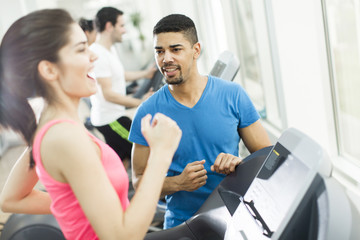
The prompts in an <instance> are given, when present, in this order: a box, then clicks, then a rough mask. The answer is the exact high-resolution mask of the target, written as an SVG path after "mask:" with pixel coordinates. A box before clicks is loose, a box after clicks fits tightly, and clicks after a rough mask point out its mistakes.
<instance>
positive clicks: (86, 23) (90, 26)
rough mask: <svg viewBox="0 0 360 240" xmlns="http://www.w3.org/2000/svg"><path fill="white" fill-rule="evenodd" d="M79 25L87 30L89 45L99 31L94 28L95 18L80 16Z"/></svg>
mask: <svg viewBox="0 0 360 240" xmlns="http://www.w3.org/2000/svg"><path fill="white" fill-rule="evenodd" d="M79 25H80V27H81V28H82V30H83V31H84V32H85V35H86V38H87V40H88V44H89V46H90V45H91V44H92V43H93V42H95V40H96V35H97V32H96V30H95V28H94V21H93V20H87V19H85V18H80V20H79Z"/></svg>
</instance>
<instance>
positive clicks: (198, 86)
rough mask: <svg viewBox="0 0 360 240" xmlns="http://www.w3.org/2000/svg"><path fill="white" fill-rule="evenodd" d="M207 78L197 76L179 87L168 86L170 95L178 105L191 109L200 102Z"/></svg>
mask: <svg viewBox="0 0 360 240" xmlns="http://www.w3.org/2000/svg"><path fill="white" fill-rule="evenodd" d="M207 81H208V77H207V76H202V75H198V76H196V77H194V78H191V79H188V80H187V81H186V82H184V83H183V84H180V85H169V90H170V93H171V95H172V96H173V97H174V98H175V99H176V101H178V102H179V103H181V104H183V105H185V106H187V107H190V108H192V107H193V106H195V105H196V103H197V102H198V101H199V100H200V98H201V96H202V94H203V92H204V90H205V87H206V84H207Z"/></svg>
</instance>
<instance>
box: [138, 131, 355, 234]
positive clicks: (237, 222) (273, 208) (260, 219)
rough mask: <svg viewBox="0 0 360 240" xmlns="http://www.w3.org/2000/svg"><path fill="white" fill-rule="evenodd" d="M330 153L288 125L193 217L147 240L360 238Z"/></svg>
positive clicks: (238, 168)
mask: <svg viewBox="0 0 360 240" xmlns="http://www.w3.org/2000/svg"><path fill="white" fill-rule="evenodd" d="M331 172H332V165H331V162H330V160H329V158H328V156H327V154H326V152H325V151H324V150H323V149H322V148H321V146H320V145H318V144H317V143H316V142H314V141H313V140H312V139H310V138H309V137H308V136H306V135H305V134H303V133H301V132H300V131H298V130H296V129H294V128H290V129H288V130H286V131H284V133H283V134H282V135H281V137H280V138H279V139H278V142H277V143H276V144H275V145H274V146H273V147H267V148H264V149H261V150H259V151H257V152H255V153H253V154H251V155H250V156H248V157H247V158H245V159H244V161H243V163H241V164H240V165H239V166H238V167H237V168H236V171H235V172H234V173H232V174H230V175H228V176H227V177H226V178H225V179H224V180H223V181H222V182H221V183H220V184H219V186H218V187H217V188H216V189H215V190H214V191H213V193H212V194H211V195H210V196H209V198H208V199H207V200H206V201H205V203H204V204H203V206H202V207H201V208H200V209H199V211H198V212H197V213H196V214H195V215H194V216H193V217H192V218H190V219H189V220H187V221H186V222H184V223H182V224H180V225H179V226H176V227H174V228H171V229H167V230H163V231H159V232H153V233H149V234H147V235H146V237H145V239H147V240H151V239H157V240H162V239H164V240H165V239H167V240H171V239H181V240H185V239H186V240H205V239H208V240H209V239H210V240H212V239H214V240H218V239H219V240H220V239H225V240H233V239H242V240H252V239H254V240H262V239H266V240H267V239H292V240H293V239H295V240H296V239H299V240H300V239H301V240H304V239H305V240H306V239H324V240H332V239H334V240H335V239H360V234H359V230H358V226H359V223H360V221H359V214H358V212H357V211H356V210H355V208H354V206H353V205H352V204H351V202H350V201H349V199H348V197H347V195H346V193H345V191H344V189H343V188H342V186H341V185H340V184H339V183H338V182H337V181H336V180H335V179H334V178H332V177H331Z"/></svg>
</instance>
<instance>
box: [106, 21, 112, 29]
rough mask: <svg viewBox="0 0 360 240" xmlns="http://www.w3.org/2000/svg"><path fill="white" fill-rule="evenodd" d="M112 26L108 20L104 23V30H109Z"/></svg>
mask: <svg viewBox="0 0 360 240" xmlns="http://www.w3.org/2000/svg"><path fill="white" fill-rule="evenodd" d="M113 28H114V25H113V24H112V23H111V22H110V21H109V22H106V23H105V30H106V31H110V30H112V29H113Z"/></svg>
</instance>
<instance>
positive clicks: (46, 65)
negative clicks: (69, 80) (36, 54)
mask: <svg viewBox="0 0 360 240" xmlns="http://www.w3.org/2000/svg"><path fill="white" fill-rule="evenodd" d="M38 71H39V74H40V76H41V77H42V78H43V79H44V80H47V81H55V80H56V79H57V77H58V70H57V68H56V66H55V64H53V63H52V62H49V61H47V60H42V61H40V62H39V64H38Z"/></svg>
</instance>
